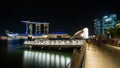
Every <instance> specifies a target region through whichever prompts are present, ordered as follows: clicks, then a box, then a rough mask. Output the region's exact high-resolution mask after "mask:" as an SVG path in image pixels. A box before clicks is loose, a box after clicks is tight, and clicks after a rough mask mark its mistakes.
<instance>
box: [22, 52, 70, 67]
mask: <svg viewBox="0 0 120 68" xmlns="http://www.w3.org/2000/svg"><path fill="white" fill-rule="evenodd" d="M70 61H71V57H70V56H66V55H63V53H62V54H58V53H50V52H37V51H24V56H23V66H24V68H65V66H66V65H67V64H68V63H69V62H70ZM69 67H70V66H68V68H69Z"/></svg>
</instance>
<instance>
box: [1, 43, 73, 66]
mask: <svg viewBox="0 0 120 68" xmlns="http://www.w3.org/2000/svg"><path fill="white" fill-rule="evenodd" d="M71 57H72V53H67V52H63V51H62V52H60V51H59V52H58V51H47V50H33V49H26V48H23V45H20V44H1V45H0V66H1V67H0V68H5V67H6V68H65V66H66V65H67V64H68V63H69V62H70V61H71ZM68 67H69V66H68Z"/></svg>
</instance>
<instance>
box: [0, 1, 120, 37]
mask: <svg viewBox="0 0 120 68" xmlns="http://www.w3.org/2000/svg"><path fill="white" fill-rule="evenodd" d="M112 13H116V14H117V16H118V19H120V5H119V1H117V0H15V1H11V0H3V1H2V0H0V35H4V34H5V29H8V30H10V31H12V32H14V33H25V24H24V23H21V22H20V21H21V20H30V21H34V22H49V23H50V33H51V32H56V31H62V32H63V31H64V32H67V33H69V34H74V33H75V32H77V31H78V30H81V29H82V28H84V27H88V28H89V31H90V35H92V34H93V20H94V19H95V18H102V17H103V16H104V15H109V14H112Z"/></svg>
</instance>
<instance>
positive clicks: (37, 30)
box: [21, 21, 49, 35]
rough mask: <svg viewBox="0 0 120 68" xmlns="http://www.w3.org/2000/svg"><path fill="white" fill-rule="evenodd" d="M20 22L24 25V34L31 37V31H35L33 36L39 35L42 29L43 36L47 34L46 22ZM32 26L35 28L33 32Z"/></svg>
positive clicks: (47, 24)
mask: <svg viewBox="0 0 120 68" xmlns="http://www.w3.org/2000/svg"><path fill="white" fill-rule="evenodd" d="M21 22H23V23H26V34H29V35H32V34H33V31H35V34H41V30H42V27H43V31H44V34H45V35H47V34H48V33H49V23H48V22H31V21H21ZM33 26H35V28H34V30H33Z"/></svg>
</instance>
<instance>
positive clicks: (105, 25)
mask: <svg viewBox="0 0 120 68" xmlns="http://www.w3.org/2000/svg"><path fill="white" fill-rule="evenodd" d="M117 23H118V22H117V15H116V14H111V15H109V16H104V17H103V18H102V19H95V20H94V34H95V35H104V34H105V30H106V29H110V28H113V27H114V26H115V25H116V24H117Z"/></svg>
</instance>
